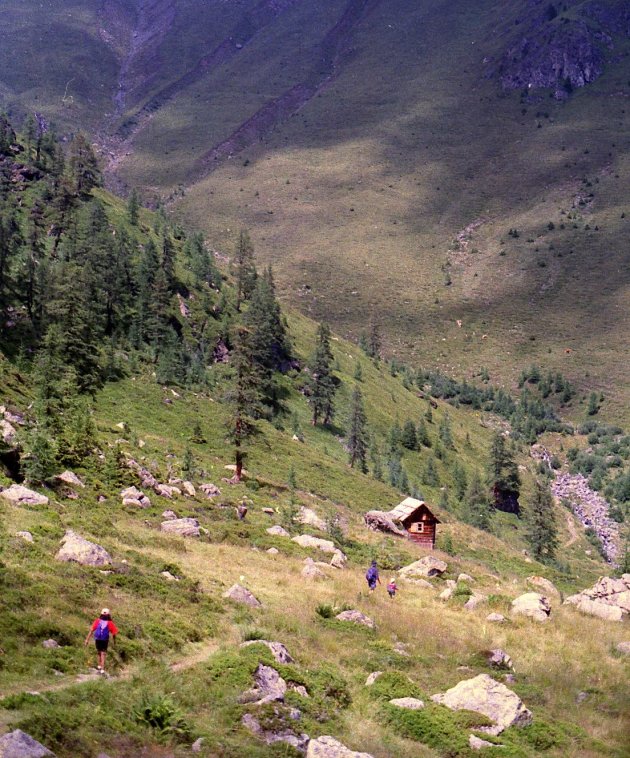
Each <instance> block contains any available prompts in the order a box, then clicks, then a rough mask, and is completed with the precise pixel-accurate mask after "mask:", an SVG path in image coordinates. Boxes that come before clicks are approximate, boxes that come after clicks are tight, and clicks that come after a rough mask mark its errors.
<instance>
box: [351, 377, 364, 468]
mask: <svg viewBox="0 0 630 758" xmlns="http://www.w3.org/2000/svg"><path fill="white" fill-rule="evenodd" d="M367 445H368V433H367V418H366V415H365V408H364V407H363V396H362V394H361V390H360V389H359V386H358V385H355V387H354V391H353V393H352V400H351V403H350V424H349V429H348V460H349V462H350V465H351V466H352V468H354V467H355V466H357V467H358V468H359V470H360V471H362V472H363V473H364V474H365V473H367V470H368V468H367Z"/></svg>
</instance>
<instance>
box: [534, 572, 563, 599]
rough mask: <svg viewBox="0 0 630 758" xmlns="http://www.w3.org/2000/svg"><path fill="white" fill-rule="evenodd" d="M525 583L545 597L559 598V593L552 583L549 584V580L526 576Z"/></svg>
mask: <svg viewBox="0 0 630 758" xmlns="http://www.w3.org/2000/svg"><path fill="white" fill-rule="evenodd" d="M527 583H528V584H531V586H532V587H535V588H536V589H537V590H540V592H542V593H543V594H544V595H547V597H549V596H550V595H551V597H553V598H559V597H560V593H559V592H558V590H557V588H556V586H555V585H554V583H553V582H550V581H549V579H545V577H544V576H528V577H527Z"/></svg>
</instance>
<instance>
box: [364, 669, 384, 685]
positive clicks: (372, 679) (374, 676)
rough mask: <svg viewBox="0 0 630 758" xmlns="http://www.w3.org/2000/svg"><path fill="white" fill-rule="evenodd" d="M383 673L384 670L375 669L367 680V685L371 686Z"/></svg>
mask: <svg viewBox="0 0 630 758" xmlns="http://www.w3.org/2000/svg"><path fill="white" fill-rule="evenodd" d="M382 673H383V672H382V671H373V672H372V673H371V674H370V675H369V676H368V678H367V679H366V680H365V686H366V687H371V686H372V685H373V684H374V682H375V681H376V680H377V679H378V678H379V676H380V675H381V674H382Z"/></svg>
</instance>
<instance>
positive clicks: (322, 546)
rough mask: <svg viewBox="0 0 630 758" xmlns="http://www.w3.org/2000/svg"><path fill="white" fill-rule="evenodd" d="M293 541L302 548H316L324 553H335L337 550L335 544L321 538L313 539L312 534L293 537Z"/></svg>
mask: <svg viewBox="0 0 630 758" xmlns="http://www.w3.org/2000/svg"><path fill="white" fill-rule="evenodd" d="M291 541H292V542H296V543H297V544H298V545H300V546H301V547H314V548H316V549H317V550H321V551H322V552H323V553H334V552H335V551H336V550H337V548H336V547H335V544H334V542H331V541H330V540H322V539H320V538H319V537H311V535H310V534H300V535H299V536H297V537H293V538H292V540H291Z"/></svg>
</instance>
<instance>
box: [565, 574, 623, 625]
mask: <svg viewBox="0 0 630 758" xmlns="http://www.w3.org/2000/svg"><path fill="white" fill-rule="evenodd" d="M564 602H565V604H568V605H574V606H575V607H576V608H577V609H578V610H580V611H582V613H587V614H589V615H592V616H598V617H599V618H603V619H606V620H609V621H621V620H622V619H624V618H625V617H626V616H627V615H628V613H630V574H623V575H622V576H621V577H619V578H616V579H615V578H612V577H608V576H602V577H600V578H599V579H598V580H597V582H596V583H595V584H594V585H593V586H592V587H591V588H590V589H586V590H582V592H579V593H578V594H577V595H571V596H570V597H568V598H567V599H566V600H565V601H564Z"/></svg>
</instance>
